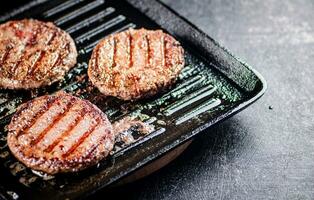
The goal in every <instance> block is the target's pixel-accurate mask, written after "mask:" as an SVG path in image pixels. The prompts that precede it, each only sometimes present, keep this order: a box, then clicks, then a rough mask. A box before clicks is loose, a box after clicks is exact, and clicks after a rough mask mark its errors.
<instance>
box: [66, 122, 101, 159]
mask: <svg viewBox="0 0 314 200" xmlns="http://www.w3.org/2000/svg"><path fill="white" fill-rule="evenodd" d="M100 120H101V119H100V117H97V119H96V122H95V123H94V124H93V125H92V126H91V127H89V129H88V131H86V132H85V133H83V134H82V136H81V137H80V138H79V140H78V141H77V142H76V143H74V144H73V145H72V146H71V147H70V148H69V150H68V151H67V152H66V153H64V154H63V155H62V157H63V158H66V157H68V156H69V155H71V153H72V152H74V151H75V150H76V148H77V147H79V146H80V145H81V144H82V143H83V142H84V141H85V139H86V138H88V136H89V135H90V134H92V133H93V131H94V130H95V129H96V127H97V126H98V124H99V123H100Z"/></svg>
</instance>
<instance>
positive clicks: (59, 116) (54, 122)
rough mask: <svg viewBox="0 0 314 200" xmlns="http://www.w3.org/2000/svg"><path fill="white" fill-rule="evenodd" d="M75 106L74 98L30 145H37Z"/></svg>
mask: <svg viewBox="0 0 314 200" xmlns="http://www.w3.org/2000/svg"><path fill="white" fill-rule="evenodd" d="M74 105H75V100H74V98H71V99H70V100H69V102H68V103H67V104H66V106H65V108H64V110H63V112H62V113H60V114H59V115H57V116H55V117H54V119H53V120H52V122H51V123H50V124H49V125H48V126H47V127H46V128H45V129H44V130H43V131H42V132H41V133H39V135H38V137H37V138H36V139H34V140H33V141H32V142H31V145H33V146H34V145H36V144H37V143H39V142H40V141H41V140H42V139H43V138H44V137H45V135H46V134H47V133H48V132H49V131H50V130H51V129H52V128H53V127H54V126H55V125H56V124H57V123H58V122H59V121H60V120H62V119H63V118H64V116H65V115H66V114H67V113H68V112H69V111H70V110H71V108H72V107H73V106H74Z"/></svg>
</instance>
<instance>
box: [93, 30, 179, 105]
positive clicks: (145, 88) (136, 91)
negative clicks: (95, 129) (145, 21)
mask: <svg viewBox="0 0 314 200" xmlns="http://www.w3.org/2000/svg"><path fill="white" fill-rule="evenodd" d="M183 66H184V50H183V48H182V47H181V45H180V43H179V42H178V41H177V40H175V39H174V38H173V37H172V36H170V35H169V34H167V33H164V32H163V31H162V30H146V29H144V28H142V29H137V30H134V29H129V30H126V31H123V32H120V33H116V34H113V35H110V36H108V37H106V38H104V39H103V40H102V41H100V42H99V43H98V44H97V46H96V47H95V49H94V50H93V53H92V56H91V59H90V61H89V67H88V76H89V79H90V81H91V82H92V83H93V85H95V86H96V87H97V88H98V89H99V91H100V92H101V93H103V94H104V95H108V96H115V97H118V98H120V99H123V100H134V99H139V98H142V97H147V96H152V95H154V94H156V93H157V92H158V91H160V90H163V89H166V88H167V87H169V86H170V85H171V84H172V83H173V82H174V81H175V80H176V78H177V76H178V75H179V73H180V71H181V69H182V68H183Z"/></svg>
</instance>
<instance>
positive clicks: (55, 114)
mask: <svg viewBox="0 0 314 200" xmlns="http://www.w3.org/2000/svg"><path fill="white" fill-rule="evenodd" d="M8 130H9V132H8V136H7V143H8V146H9V148H10V150H11V151H12V153H13V155H14V156H15V157H16V158H17V159H18V160H19V161H21V162H22V163H24V164H25V165H26V166H27V167H30V168H32V169H35V170H39V171H43V172H46V173H48V174H56V173H59V172H74V171H79V170H82V169H84V168H86V167H88V166H91V165H94V164H96V163H97V162H98V161H100V160H101V159H103V158H105V157H106V156H107V155H108V154H109V152H110V151H111V150H112V148H113V145H114V133H113V130H112V126H111V123H110V122H109V120H108V119H107V117H106V115H105V114H104V113H103V112H102V111H101V110H100V109H98V108H97V107H96V106H95V105H93V104H92V103H90V102H89V101H86V100H82V99H80V98H77V97H74V96H72V95H69V94H66V93H65V92H58V93H56V94H54V95H46V96H42V97H38V98H35V99H33V100H31V101H29V102H27V103H25V104H22V105H21V106H20V107H19V108H18V111H17V112H16V114H15V115H14V116H13V118H12V120H11V123H10V124H9V126H8Z"/></svg>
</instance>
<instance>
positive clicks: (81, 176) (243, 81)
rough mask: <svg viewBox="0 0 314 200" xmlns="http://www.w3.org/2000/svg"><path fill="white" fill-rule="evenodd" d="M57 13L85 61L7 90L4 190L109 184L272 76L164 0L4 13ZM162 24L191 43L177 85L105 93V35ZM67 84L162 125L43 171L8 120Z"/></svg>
mask: <svg viewBox="0 0 314 200" xmlns="http://www.w3.org/2000/svg"><path fill="white" fill-rule="evenodd" d="M22 18H35V19H39V20H43V21H53V22H54V23H55V24H56V25H57V26H59V27H61V28H62V29H64V30H66V31H67V32H68V33H70V34H71V36H72V37H73V38H74V40H75V42H76V45H77V48H78V51H79V58H78V64H77V65H76V67H75V68H73V69H72V70H71V71H70V72H69V73H68V74H67V75H66V77H65V79H64V80H63V81H62V82H60V83H56V84H53V85H51V86H49V87H46V88H43V89H38V90H33V91H9V90H0V163H1V164H0V177H1V178H0V198H3V199H19V198H22V199H44V198H45V199H66V198H69V199H75V198H83V197H86V196H87V195H89V194H91V193H93V192H95V191H97V190H99V189H101V188H104V187H106V186H108V185H110V184H112V183H113V182H115V181H117V180H118V179H120V178H122V177H124V176H126V175H127V174H129V173H131V172H133V171H135V170H136V169H138V168H140V167H142V166H144V165H145V164H147V163H149V162H150V161H152V160H154V159H156V158H158V157H159V156H161V155H162V154H164V153H165V152H167V151H169V150H170V149H172V148H174V147H176V146H178V145H180V144H182V143H184V142H185V141H187V140H189V139H190V138H192V137H193V136H195V135H197V134H198V133H200V132H201V131H202V130H204V129H206V128H208V127H209V126H211V125H213V124H215V123H217V122H219V121H221V120H223V119H226V118H228V117H230V116H231V115H233V114H235V113H236V112H238V111H240V110H242V109H244V108H245V107H247V106H249V105H250V104H251V103H253V102H254V101H255V100H257V99H258V98H259V97H261V96H262V95H263V93H264V92H265V90H266V82H265V80H264V79H263V77H262V76H261V75H260V74H259V73H258V72H256V71H255V70H254V69H252V68H251V67H250V66H248V65H247V64H245V63H243V62H241V61H240V60H239V59H237V58H236V57H234V56H233V55H232V54H231V53H230V52H229V51H228V50H226V49H225V48H223V47H221V46H220V45H219V44H218V43H217V42H215V41H214V40H213V39H211V38H210V37H209V36H207V35H205V34H204V33H203V32H202V31H200V30H199V29H198V28H196V27H195V26H194V25H192V24H191V23H189V22H188V21H186V20H185V19H183V18H182V17H181V16H179V15H178V14H177V13H175V12H174V11H173V10H171V9H170V8H169V7H167V6H166V5H164V4H163V3H161V2H159V1H150V0H120V1H114V0H95V1H90V0H67V1H63V0H55V1H48V0H35V1H32V2H30V3H29V4H27V5H25V6H24V7H21V8H19V9H16V10H13V11H12V12H10V13H8V14H6V15H4V16H1V17H0V22H1V23H3V22H5V21H7V20H11V19H22ZM136 27H138V28H140V27H146V28H149V29H156V28H161V29H163V30H164V31H166V32H168V33H170V34H171V35H173V36H174V37H175V38H176V39H178V40H179V41H180V42H181V44H182V46H183V47H184V49H185V60H186V66H185V68H184V69H183V71H182V73H181V74H180V76H179V79H178V81H177V82H176V84H175V86H174V87H172V88H171V89H170V90H169V91H166V92H164V93H162V94H159V95H157V96H155V97H153V98H150V99H146V100H140V101H138V102H123V101H120V100H117V99H115V98H111V97H110V98H103V97H102V96H101V95H100V94H99V93H98V92H97V90H95V89H94V88H93V87H91V85H90V83H89V82H88V79H87V77H86V69H87V63H88V59H89V57H90V54H91V51H92V49H93V47H94V46H95V45H96V44H97V42H98V41H99V40H100V39H101V38H103V37H104V36H106V35H108V34H112V33H115V32H118V31H122V30H126V29H128V28H136ZM58 90H65V91H67V92H69V93H72V94H74V95H76V96H79V97H81V98H85V99H88V100H90V101H91V102H93V103H95V104H96V105H97V106H98V107H99V108H100V109H102V110H103V111H104V112H105V113H106V114H107V115H108V117H109V119H110V121H111V122H115V121H117V120H119V119H121V118H123V117H125V116H133V117H136V118H137V119H141V120H142V121H144V122H145V123H147V124H150V125H153V126H154V130H153V131H152V132H151V133H149V134H147V135H145V136H142V135H138V134H137V131H136V130H133V129H130V130H128V131H129V132H130V134H132V135H134V137H135V138H136V140H135V142H134V143H132V144H129V145H125V144H116V145H115V148H114V151H113V153H112V155H111V156H109V158H107V159H105V160H103V161H101V162H100V163H99V164H98V165H97V166H94V167H91V168H89V169H87V170H84V171H82V172H78V173H74V174H73V173H72V174H61V175H56V176H55V177H49V176H42V175H40V174H38V173H36V172H33V171H31V170H30V169H28V168H25V166H23V165H22V164H21V163H19V162H18V161H17V160H16V159H15V158H14V157H13V155H12V154H11V153H10V151H9V149H8V147H7V144H6V135H7V132H6V125H7V124H8V123H9V122H10V119H11V117H12V114H14V112H15V110H16V107H17V106H18V105H20V104H21V103H23V102H26V101H28V100H29V99H32V98H34V97H36V96H40V95H43V94H48V93H53V92H56V91H58Z"/></svg>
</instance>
